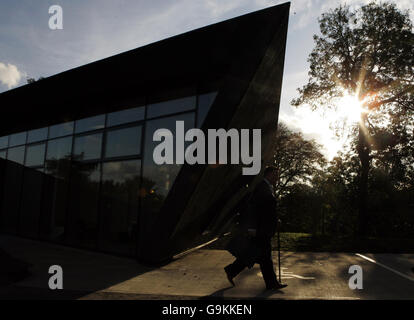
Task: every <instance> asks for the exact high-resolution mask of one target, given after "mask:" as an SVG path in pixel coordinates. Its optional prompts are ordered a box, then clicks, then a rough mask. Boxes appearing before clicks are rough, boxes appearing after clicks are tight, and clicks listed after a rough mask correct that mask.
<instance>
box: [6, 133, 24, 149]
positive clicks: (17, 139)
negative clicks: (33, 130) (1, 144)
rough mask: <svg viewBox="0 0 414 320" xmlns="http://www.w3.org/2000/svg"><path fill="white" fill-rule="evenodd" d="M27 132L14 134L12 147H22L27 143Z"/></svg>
mask: <svg viewBox="0 0 414 320" xmlns="http://www.w3.org/2000/svg"><path fill="white" fill-rule="evenodd" d="M26 135H27V133H26V132H21V133H16V134H12V135H11V136H10V147H15V146H20V145H22V144H25V143H26Z"/></svg>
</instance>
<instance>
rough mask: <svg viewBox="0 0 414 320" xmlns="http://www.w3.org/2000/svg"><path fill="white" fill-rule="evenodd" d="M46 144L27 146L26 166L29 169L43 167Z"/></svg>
mask: <svg viewBox="0 0 414 320" xmlns="http://www.w3.org/2000/svg"><path fill="white" fill-rule="evenodd" d="M45 146H46V145H45V144H44V143H42V144H37V145H32V146H27V150H26V166H28V167H35V166H37V167H40V166H43V164H44V161H45Z"/></svg>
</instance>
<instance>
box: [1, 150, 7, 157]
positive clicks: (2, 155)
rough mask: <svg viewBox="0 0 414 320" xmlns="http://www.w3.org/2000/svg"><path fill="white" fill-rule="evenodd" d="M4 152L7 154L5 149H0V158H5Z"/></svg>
mask: <svg viewBox="0 0 414 320" xmlns="http://www.w3.org/2000/svg"><path fill="white" fill-rule="evenodd" d="M6 154H7V151H6V150H2V151H0V158H1V159H6Z"/></svg>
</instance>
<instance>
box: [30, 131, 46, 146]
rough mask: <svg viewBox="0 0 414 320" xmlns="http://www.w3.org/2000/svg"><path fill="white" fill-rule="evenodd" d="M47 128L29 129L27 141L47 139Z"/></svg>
mask: <svg viewBox="0 0 414 320" xmlns="http://www.w3.org/2000/svg"><path fill="white" fill-rule="evenodd" d="M47 132H48V129H47V128H42V129H36V130H32V131H29V132H28V134H27V143H32V142H39V141H43V140H46V139H47Z"/></svg>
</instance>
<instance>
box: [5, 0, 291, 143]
mask: <svg viewBox="0 0 414 320" xmlns="http://www.w3.org/2000/svg"><path fill="white" fill-rule="evenodd" d="M289 5H290V4H289V3H285V4H282V5H278V6H274V7H270V8H267V9H263V10H260V11H256V12H253V13H249V14H246V15H243V16H240V17H237V18H233V19H230V20H226V21H224V22H220V23H216V24H213V25H210V26H207V27H203V28H200V29H197V30H194V31H190V32H186V33H184V34H180V35H177V36H174V37H171V38H168V39H165V40H161V41H158V42H156V43H152V44H149V45H146V46H144V47H140V48H138V49H134V50H131V51H127V52H125V53H121V54H118V55H115V56H113V57H109V58H106V59H103V60H100V61H96V62H93V63H90V64H87V65H84V66H81V67H78V68H75V69H72V70H69V71H65V72H62V73H60V74H57V75H54V76H51V77H48V78H45V79H43V80H41V81H37V82H35V83H33V84H28V85H25V86H22V87H19V88H16V89H13V90H10V91H6V92H4V93H2V94H0V106H1V108H2V109H3V110H6V112H4V113H3V116H2V117H1V118H0V136H1V135H5V134H10V133H15V132H19V131H23V130H29V129H35V128H41V127H44V126H48V125H52V124H57V123H61V122H63V121H68V120H73V119H78V118H82V117H88V116H92V115H96V114H99V113H103V112H106V111H114V110H117V108H120V106H119V103H120V101H123V100H127V99H128V98H133V99H137V97H139V96H141V97H142V99H145V97H146V96H147V95H148V94H149V93H151V92H154V93H156V92H159V91H162V90H172V89H174V86H176V87H177V88H180V87H183V86H185V85H191V84H194V83H199V82H200V81H203V82H208V81H209V79H211V80H214V79H219V78H221V77H223V76H224V75H227V76H230V77H233V78H234V79H236V80H235V81H243V80H242V79H244V80H246V81H249V80H250V79H251V77H252V75H253V73H254V70H256V68H257V66H258V64H259V63H260V61H261V59H262V58H263V55H264V53H265V51H266V50H267V47H268V46H269V44H270V42H271V40H272V38H273V36H274V34H275V32H276V30H278V29H280V28H281V27H282V25H281V24H283V23H286V19H287V18H286V19H285V18H283V17H285V16H286V15H288V11H289ZM286 27H287V26H286ZM103 109H105V110H103Z"/></svg>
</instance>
